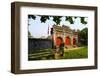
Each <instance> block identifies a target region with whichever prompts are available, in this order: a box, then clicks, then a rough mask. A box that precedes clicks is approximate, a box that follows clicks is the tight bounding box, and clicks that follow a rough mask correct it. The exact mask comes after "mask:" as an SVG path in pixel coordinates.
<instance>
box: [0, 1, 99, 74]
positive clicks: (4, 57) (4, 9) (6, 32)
mask: <svg viewBox="0 0 100 76" xmlns="http://www.w3.org/2000/svg"><path fill="white" fill-rule="evenodd" d="M13 1H25V2H27V1H29V2H41V3H57V4H68V5H70V4H71V5H87V6H98V7H99V13H98V14H99V15H98V17H99V18H98V25H99V24H100V22H99V21H100V6H99V4H100V0H1V1H0V76H17V75H14V74H12V73H10V60H11V56H10V55H11V40H10V38H11V37H10V36H11V15H10V14H11V10H10V8H11V7H10V3H11V2H13ZM98 29H100V26H98ZM98 33H100V30H98ZM91 37H92V34H91ZM98 39H99V40H98V43H99V42H100V35H99V36H98ZM99 45H100V43H99ZM98 54H99V55H98V58H100V51H99V49H98ZM98 64H99V68H98V70H81V71H65V72H52V73H38V74H21V75H18V76H23V75H24V76H55V75H56V76H100V75H99V73H100V71H99V70H100V59H99V61H98Z"/></svg>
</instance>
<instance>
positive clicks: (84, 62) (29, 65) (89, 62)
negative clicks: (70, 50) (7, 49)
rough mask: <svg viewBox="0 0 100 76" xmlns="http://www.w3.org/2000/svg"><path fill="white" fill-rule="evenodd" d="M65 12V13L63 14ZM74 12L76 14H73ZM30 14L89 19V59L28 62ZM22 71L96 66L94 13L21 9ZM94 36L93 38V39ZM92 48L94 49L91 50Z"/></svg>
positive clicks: (36, 8)
mask: <svg viewBox="0 0 100 76" xmlns="http://www.w3.org/2000/svg"><path fill="white" fill-rule="evenodd" d="M62 11H63V12H62ZM72 12H74V13H72ZM28 14H39V15H59V16H62V15H63V16H68V15H69V16H70V15H71V16H86V17H88V20H89V21H88V39H89V40H88V59H66V60H45V61H44V60H42V61H28V46H27V45H28V32H27V31H28V28H27V27H28V20H27V19H28V18H27V15H28ZM20 19H21V20H20V47H21V48H20V69H21V70H25V69H26V70H27V69H43V68H60V67H75V66H77V67H78V66H93V65H94V36H95V35H94V19H95V18H94V11H92V10H76V9H74V10H73V9H57V8H44V7H43V8H42V7H21V8H20ZM91 34H92V37H91ZM91 47H92V48H91Z"/></svg>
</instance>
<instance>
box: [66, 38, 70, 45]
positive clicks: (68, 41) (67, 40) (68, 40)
mask: <svg viewBox="0 0 100 76" xmlns="http://www.w3.org/2000/svg"><path fill="white" fill-rule="evenodd" d="M65 44H66V45H70V44H71V41H70V38H69V37H66V40H65Z"/></svg>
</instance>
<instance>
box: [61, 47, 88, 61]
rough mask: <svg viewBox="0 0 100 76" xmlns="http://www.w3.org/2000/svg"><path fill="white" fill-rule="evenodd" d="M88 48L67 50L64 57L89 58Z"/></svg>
mask: <svg viewBox="0 0 100 76" xmlns="http://www.w3.org/2000/svg"><path fill="white" fill-rule="evenodd" d="M87 57H88V48H87V47H81V48H77V49H71V50H66V51H65V53H64V57H62V58H63V59H77V58H87Z"/></svg>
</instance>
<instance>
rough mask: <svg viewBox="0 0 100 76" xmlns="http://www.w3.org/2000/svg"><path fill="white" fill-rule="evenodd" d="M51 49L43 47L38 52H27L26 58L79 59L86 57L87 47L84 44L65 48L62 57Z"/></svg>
mask: <svg viewBox="0 0 100 76" xmlns="http://www.w3.org/2000/svg"><path fill="white" fill-rule="evenodd" d="M51 50H52V49H45V51H41V52H40V53H33V54H29V55H28V60H52V59H79V58H87V57H88V48H87V47H86V46H85V47H77V48H72V49H66V50H65V52H64V56H63V57H61V56H56V55H54V54H53V53H52V51H51Z"/></svg>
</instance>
